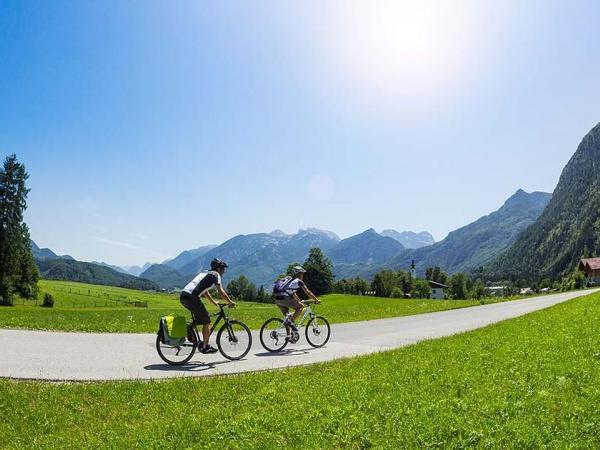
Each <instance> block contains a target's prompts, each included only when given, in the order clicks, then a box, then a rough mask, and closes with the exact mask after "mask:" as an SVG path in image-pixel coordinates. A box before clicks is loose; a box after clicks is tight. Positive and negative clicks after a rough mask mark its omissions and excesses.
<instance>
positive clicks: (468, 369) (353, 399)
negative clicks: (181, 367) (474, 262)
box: [0, 294, 600, 449]
mask: <svg viewBox="0 0 600 450" xmlns="http://www.w3.org/2000/svg"><path fill="white" fill-rule="evenodd" d="M599 324H600V295H598V294H595V295H592V296H587V297H582V298H579V299H576V300H572V301H570V302H567V303H563V304H560V305H557V306H555V307H552V308H549V309H546V310H543V311H539V312H536V313H532V314H530V315H527V316H524V317H521V318H517V319H512V320H509V321H506V322H502V323H499V324H496V325H493V326H490V327H487V328H484V329H480V330H477V331H473V332H469V333H465V334H462V335H457V336H453V337H449V338H444V339H439V340H434V341H427V342H422V343H420V344H417V345H414V346H411V347H405V348H402V349H399V350H394V351H390V352H385V353H379V354H374V355H370V356H365V357H360V358H355V359H350V360H341V361H336V362H332V363H326V364H318V365H312V366H306V367H298V368H293V369H287V370H281V371H273V372H260V373H247V374H241V375H235V376H223V377H214V378H199V379H189V378H187V379H179V380H170V381H163V382H149V383H148V382H110V383H87V384H60V385H53V384H46V383H34V382H12V381H7V380H4V381H0V415H1V416H2V418H3V420H2V421H0V447H10V448H12V447H17V448H82V447H86V448H133V447H136V448H173V447H177V448H187V447H190V448H192V447H193V448H207V447H212V448H261V449H262V448H265V449H280V448H299V449H300V448H369V447H374V448H390V449H397V448H599V447H600V412H599V409H598V405H599V404H600V325H599Z"/></svg>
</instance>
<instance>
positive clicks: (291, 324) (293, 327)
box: [284, 319, 298, 331]
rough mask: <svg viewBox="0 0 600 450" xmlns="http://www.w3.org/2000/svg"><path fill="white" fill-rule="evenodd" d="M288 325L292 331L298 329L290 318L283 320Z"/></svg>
mask: <svg viewBox="0 0 600 450" xmlns="http://www.w3.org/2000/svg"><path fill="white" fill-rule="evenodd" d="M284 323H285V324H286V325H287V326H288V327H290V328H291V329H292V330H293V331H298V327H297V326H296V324H295V323H294V322H293V321H292V320H290V319H286V321H285V322H284Z"/></svg>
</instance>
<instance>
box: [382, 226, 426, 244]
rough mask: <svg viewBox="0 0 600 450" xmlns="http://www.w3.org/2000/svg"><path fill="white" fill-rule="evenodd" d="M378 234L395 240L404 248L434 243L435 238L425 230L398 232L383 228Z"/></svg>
mask: <svg viewBox="0 0 600 450" xmlns="http://www.w3.org/2000/svg"><path fill="white" fill-rule="evenodd" d="M379 234H381V235H382V236H386V237H391V238H392V239H395V240H397V241H398V242H400V243H401V244H402V245H403V246H404V247H406V248H421V247H427V246H428V245H433V244H435V239H433V236H432V235H431V234H430V233H429V232H427V231H421V232H420V233H415V232H414V231H403V232H401V233H399V232H398V231H396V230H383V231H382V232H381V233H379Z"/></svg>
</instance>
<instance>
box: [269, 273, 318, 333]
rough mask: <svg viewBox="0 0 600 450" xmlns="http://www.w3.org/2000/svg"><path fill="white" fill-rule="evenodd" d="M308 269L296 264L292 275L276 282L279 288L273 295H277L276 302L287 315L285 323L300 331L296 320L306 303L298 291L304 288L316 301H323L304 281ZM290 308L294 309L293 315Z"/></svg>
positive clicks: (309, 296)
mask: <svg viewBox="0 0 600 450" xmlns="http://www.w3.org/2000/svg"><path fill="white" fill-rule="evenodd" d="M305 273H306V270H305V269H304V267H302V266H295V267H294V268H293V269H292V276H288V277H285V278H283V279H281V280H279V281H278V282H277V283H276V286H277V288H276V289H275V290H274V292H273V296H274V297H275V304H276V305H277V306H278V307H279V309H280V310H281V312H282V313H283V314H284V315H285V316H286V319H285V322H284V324H286V325H289V327H290V328H291V329H292V330H294V331H298V327H297V326H296V323H295V322H296V320H297V319H298V317H300V314H302V310H303V309H304V303H303V302H302V300H300V297H298V294H297V292H298V291H299V290H300V289H302V291H303V292H304V293H305V294H306V295H307V296H308V298H311V299H312V300H314V301H315V302H316V303H321V301H320V300H319V299H318V298H317V297H316V296H315V294H313V293H312V292H311V291H310V290H309V289H308V287H307V286H306V284H305V283H304V281H303V279H304V274H305ZM290 308H291V309H293V310H294V314H293V315H291V316H290V315H289V314H288V313H289V311H290Z"/></svg>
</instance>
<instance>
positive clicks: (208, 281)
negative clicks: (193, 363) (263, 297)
mask: <svg viewBox="0 0 600 450" xmlns="http://www.w3.org/2000/svg"><path fill="white" fill-rule="evenodd" d="M227 267H228V266H227V264H226V263H225V262H224V261H221V260H220V259H219V258H215V259H213V260H212V261H211V263H210V269H211V270H210V271H209V272H200V273H199V274H198V275H196V277H194V279H193V280H192V281H190V282H189V283H188V284H187V285H186V286H185V287H184V288H183V290H182V291H181V296H180V297H179V301H180V302H181V304H182V305H183V306H184V307H185V308H186V309H188V310H189V311H191V313H192V316H193V317H194V320H195V321H196V323H197V324H198V325H202V345H201V347H200V349H199V350H200V352H202V353H216V352H217V351H218V350H217V349H216V348H214V347H211V346H210V344H209V343H208V340H209V339H210V334H211V331H212V330H211V327H210V315H209V314H208V311H207V310H206V307H205V306H204V304H203V303H202V301H201V300H200V297H202V296H204V297H206V298H207V299H209V300H210V301H211V303H212V304H213V305H215V306H218V303H217V302H216V301H215V299H214V298H213V297H212V295H210V292H209V291H210V290H211V289H212V288H216V289H217V291H218V292H219V294H220V295H221V297H222V298H223V299H225V300H226V301H227V303H228V304H229V307H230V308H233V307H234V306H235V302H233V301H232V300H231V299H230V298H229V295H227V292H225V289H223V286H222V284H221V276H222V275H223V274H224V273H225V269H226V268H227Z"/></svg>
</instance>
